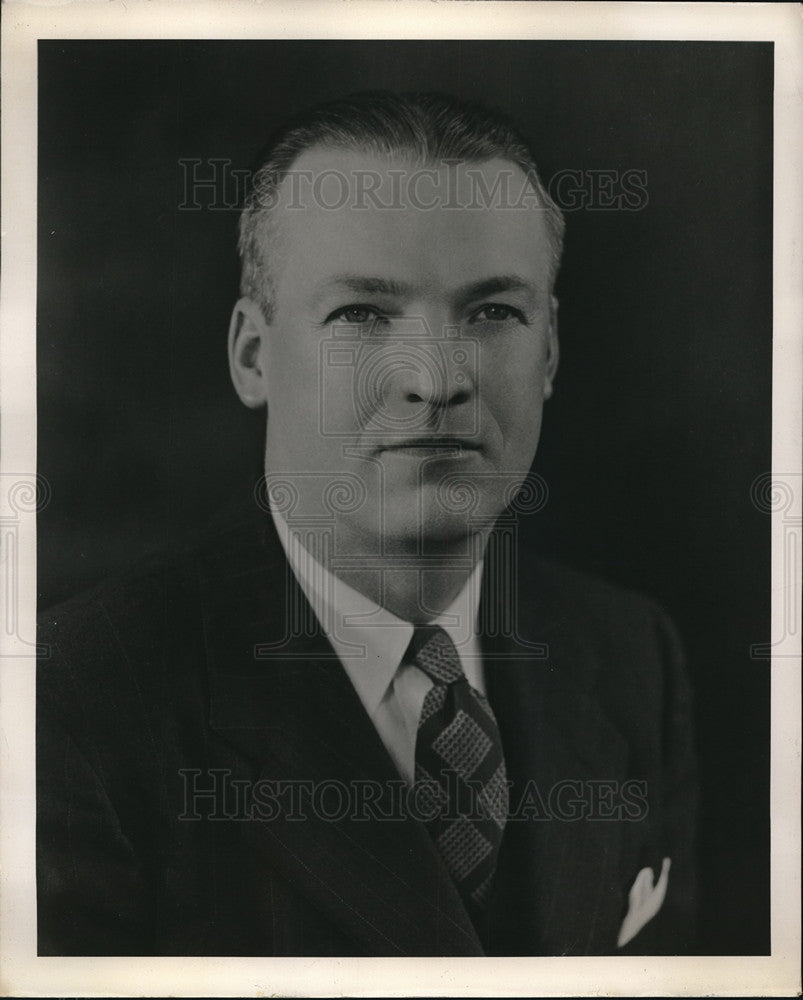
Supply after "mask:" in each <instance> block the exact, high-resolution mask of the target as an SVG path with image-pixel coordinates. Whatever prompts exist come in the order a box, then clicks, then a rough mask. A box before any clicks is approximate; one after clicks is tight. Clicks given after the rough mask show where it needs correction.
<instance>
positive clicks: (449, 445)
mask: <svg viewBox="0 0 803 1000" xmlns="http://www.w3.org/2000/svg"><path fill="white" fill-rule="evenodd" d="M455 449H460V450H462V451H480V450H481V445H480V444H478V443H477V442H476V441H473V440H470V439H468V438H460V437H444V436H438V437H435V436H428V437H417V438H408V439H405V440H399V441H389V442H388V443H387V444H383V445H382V446H381V447H380V448H379V449H378V450H379V451H420V452H426V453H430V452H437V451H440V450H452V451H453V450H455Z"/></svg>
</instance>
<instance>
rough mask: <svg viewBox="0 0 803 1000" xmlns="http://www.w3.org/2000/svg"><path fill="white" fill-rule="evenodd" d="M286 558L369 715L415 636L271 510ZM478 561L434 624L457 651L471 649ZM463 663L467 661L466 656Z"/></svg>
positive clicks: (479, 571) (408, 625) (407, 624)
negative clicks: (316, 555)
mask: <svg viewBox="0 0 803 1000" xmlns="http://www.w3.org/2000/svg"><path fill="white" fill-rule="evenodd" d="M271 514H272V516H273V521H274V523H275V525H276V529H277V532H278V535H279V539H280V541H281V543H282V546H283V548H284V551H285V554H286V555H287V559H288V562H289V563H290V566H291V568H292V570H293V572H294V573H295V576H296V578H297V580H298V582H299V584H300V586H301V589H302V590H303V591H304V594H305V596H306V598H307V600H308V601H309V603H310V605H311V607H312V609H313V611H314V612H315V614H316V616H317V618H318V621H319V622H320V623H321V627H322V628H323V630H324V632H325V633H326V636H327V638H328V639H329V641H330V643H331V644H332V647H333V648H334V650H335V652H336V653H337V655H338V658H339V659H340V661H341V662H342V663H343V666H344V667H345V669H346V672H347V673H348V675H349V677H350V679H351V682H352V684H353V685H354V687H355V688H356V690H357V693H358V695H359V697H360V699H361V701H362V703H363V705H364V706H365V708H366V710H367V711H368V714H369V715H372V714H373V713H374V712H375V711H376V709H377V707H378V705H379V703H380V702H381V701H382V698H383V697H384V695H385V692H386V691H387V689H388V686H389V685H390V683H391V682H392V680H393V678H394V676H395V674H396V671H397V670H398V668H399V665H400V664H401V662H402V658H403V657H404V653H405V651H406V649H407V647H408V646H409V644H410V640H411V639H412V637H413V626H412V624H411V623H410V622H406V621H403V620H402V619H401V618H399V617H397V616H396V615H394V614H393V613H392V612H390V611H388V610H387V609H386V608H383V607H381V606H380V605H378V604H376V603H375V602H374V601H372V600H371V599H370V598H368V597H366V596H365V595H364V594H361V593H360V592H359V591H358V590H355V589H354V588H353V587H350V586H349V585H348V584H347V583H344V581H343V580H341V579H339V577H337V576H335V575H334V574H333V573H331V572H330V571H329V570H328V569H326V567H324V566H323V565H321V563H319V562H318V561H317V559H314V558H313V557H312V556H311V555H310V554H309V552H308V551H307V550H306V549H305V548H304V546H303V545H302V544H301V541H300V539H299V537H298V534H297V533H295V532H293V531H292V530H291V529H290V527H289V525H288V524H287V522H286V521H285V520H284V518H283V517H282V516H281V515H280V514H279V513H277V512H276V511H274V510H272V509H271ZM481 580H482V560H480V561H479V562H478V563H477V565H476V566H475V567H474V569H473V570H472V573H471V575H470V576H469V578H468V580H467V581H466V583H465V585H464V586H463V588H462V590H461V591H460V593H459V594H458V595H457V597H456V598H455V599H454V601H452V603H451V604H450V605H449V607H448V608H446V609H445V610H444V611H443V612H442V613H441V614H440V615H439V616H438V617H437V618H436V619H434V621H433V622H432V624H434V625H440V626H441V627H442V628H443V629H444V631H445V632H446V633H447V634H448V635H449V637H450V638H451V640H452V642H453V643H454V644H455V647H456V649H457V651H458V654H460V652H461V649H462V650H465V649H467V648H472V647H471V644H472V642H473V638H474V635H475V633H476V623H477V611H478V608H479V598H480V581H481ZM464 666H465V661H464Z"/></svg>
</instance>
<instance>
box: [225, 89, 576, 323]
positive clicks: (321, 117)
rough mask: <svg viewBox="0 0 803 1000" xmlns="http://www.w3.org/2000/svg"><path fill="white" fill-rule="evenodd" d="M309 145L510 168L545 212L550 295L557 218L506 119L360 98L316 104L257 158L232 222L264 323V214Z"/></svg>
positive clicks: (461, 106)
mask: <svg viewBox="0 0 803 1000" xmlns="http://www.w3.org/2000/svg"><path fill="white" fill-rule="evenodd" d="M313 146H325V147H329V148H331V149H342V150H350V151H354V152H367V153H375V154H380V155H382V154H385V155H397V154H403V155H406V156H408V157H410V158H411V159H414V160H415V161H416V162H419V163H421V164H435V163H437V162H442V161H444V160H448V161H450V162H454V161H457V162H469V163H480V162H484V161H487V160H491V159H497V158H499V159H504V160H508V161H510V162H512V163H514V164H516V165H517V166H518V167H520V168H521V170H522V171H523V172H524V174H525V175H526V176H527V178H528V179H529V181H530V184H531V185H532V186H533V188H534V190H535V193H536V195H537V197H538V199H539V200H540V202H541V203H542V204H543V207H544V210H545V212H544V218H545V223H546V229H547V236H548V239H549V245H550V267H549V285H550V289H551V288H552V287H553V286H554V282H555V278H556V276H557V272H558V267H559V265H560V258H561V253H562V251H563V231H564V221H563V214H562V212H561V210H560V209H559V208H558V206H557V205H556V204H555V203H554V201H553V200H552V199H551V198H550V196H549V194H548V193H547V191H546V190H545V188H544V186H543V184H542V183H541V180H540V178H539V176H538V171H537V169H536V164H535V157H534V156H533V153H532V150H531V148H530V146H529V144H528V143H527V141H526V139H525V138H524V137H523V136H522V134H521V133H520V132H519V131H518V129H517V128H516V127H515V125H514V124H513V123H512V122H511V121H510V119H509V118H508V117H507V116H505V115H504V114H502V113H501V112H498V111H496V110H491V109H489V108H486V107H484V106H482V105H480V104H477V103H473V102H471V103H469V102H463V101H459V100H458V99H457V98H455V97H451V96H449V95H447V94H439V93H394V92H391V91H363V92H361V93H357V94H352V95H350V96H349V97H345V98H342V99H339V100H335V101H331V102H327V103H326V104H320V105H317V106H315V107H313V108H311V109H309V110H308V111H306V112H304V113H303V114H301V115H300V116H299V117H297V118H295V119H293V120H291V121H289V122H288V123H287V124H285V125H284V126H283V127H282V128H281V129H280V130H279V131H278V132H277V133H276V134H275V135H274V136H273V137H272V139H271V140H270V141H269V142H268V144H267V146H266V147H265V148H264V150H263V152H262V154H261V156H260V157H259V160H258V164H257V168H256V170H255V171H254V173H253V175H252V179H251V185H250V189H249V191H248V194H247V195H246V200H245V205H244V208H243V211H242V214H241V216H240V223H239V242H238V246H239V252H240V260H241V278H240V293H241V294H242V295H244V296H249V297H250V298H252V299H253V300H254V301H255V302H257V303H258V304H259V306H260V308H261V309H262V312H263V314H264V316H265V319H266V320H267V321H270V319H271V317H272V314H273V307H274V290H273V285H272V282H271V278H270V270H269V266H268V261H267V260H266V256H267V249H268V244H269V242H270V235H271V234H270V231H269V230H270V212H271V207H272V206H273V205H274V204H275V202H276V198H277V192H278V188H279V186H280V184H281V183H282V181H283V180H284V178H285V177H286V176H287V174H288V173H289V172H290V169H291V168H292V165H293V163H294V162H295V161H296V159H297V158H298V157H299V156H300V155H301V154H302V153H303V152H304V151H305V150H307V149H311V148H312V147H313Z"/></svg>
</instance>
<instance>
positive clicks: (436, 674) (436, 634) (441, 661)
mask: <svg viewBox="0 0 803 1000" xmlns="http://www.w3.org/2000/svg"><path fill="white" fill-rule="evenodd" d="M406 659H408V660H411V661H412V662H413V663H414V664H415V665H416V666H417V667H420V668H421V670H423V671H424V673H425V674H426V675H427V676H428V677H430V678H431V679H432V680H433V681H435V683H436V684H453V683H454V682H455V681H458V680H460V679H461V678H463V677H465V674H464V673H463V667H462V666H461V664H460V657H459V656H458V653H457V650H456V649H455V646H454V643H453V642H452V640H451V639H450V638H449V636H448V635H447V634H446V632H444V630H443V629H442V628H441V627H440V626H439V625H417V626H416V629H415V631H414V632H413V638H412V639H411V640H410V645H409V646H408V647H407V657H406Z"/></svg>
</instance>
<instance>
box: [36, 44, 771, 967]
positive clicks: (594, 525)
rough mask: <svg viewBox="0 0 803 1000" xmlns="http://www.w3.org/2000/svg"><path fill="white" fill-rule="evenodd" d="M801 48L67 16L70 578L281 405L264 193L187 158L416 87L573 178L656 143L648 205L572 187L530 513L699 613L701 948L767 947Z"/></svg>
mask: <svg viewBox="0 0 803 1000" xmlns="http://www.w3.org/2000/svg"><path fill="white" fill-rule="evenodd" d="M772 60H773V53H772V45H771V44H763V43H762V44H754V43H736V44H731V43H678V42H666V43H642V42H622V43H620V42H615V43H607V42H587V43H586V42H456V41H452V42H423V43H422V42H397V41H394V42H379V41H377V42H366V41H362V42H339V41H335V42H211V43H208V42H178V41H177V42H109V41H104V42H97V41H91V42H72V41H71V42H59V41H53V42H40V47H39V87H40V105H39V263H40V271H39V288H38V309H39V341H38V374H39V404H38V405H39V411H38V421H39V423H38V427H39V431H38V448H39V472H40V473H41V474H42V475H44V476H46V477H47V479H48V480H49V482H50V485H51V489H52V494H53V495H52V499H51V501H50V503H49V505H48V506H47V507H46V508H45V509H44V511H43V512H42V513H41V515H40V520H39V594H40V604H41V606H42V607H47V606H48V605H50V604H53V603H55V602H57V601H59V600H61V599H63V598H65V597H67V596H69V595H71V594H72V593H74V592H77V591H78V590H81V589H84V588H86V587H88V586H91V585H92V584H94V583H96V582H98V581H99V580H100V579H101V578H103V577H104V576H107V575H109V574H111V573H117V572H120V571H122V570H124V569H125V568H126V567H127V566H128V565H129V564H130V563H132V562H134V561H136V560H137V559H138V558H140V557H142V556H143V555H146V554H149V553H152V552H156V551H159V550H161V549H163V548H166V547H170V546H172V545H174V544H175V543H176V541H177V539H179V538H183V537H185V536H186V535H187V533H188V532H192V531H193V530H194V529H197V528H198V527H200V526H201V525H203V524H204V523H205V522H206V521H207V520H208V518H209V517H210V515H211V514H212V513H213V512H214V511H215V509H216V508H217V507H218V506H219V505H220V504H222V503H223V502H225V501H226V500H227V499H228V498H229V497H230V496H231V494H232V493H233V492H236V490H237V489H238V487H239V486H240V484H244V485H245V486H246V487H247V486H248V485H249V484H250V483H251V482H252V481H253V478H254V476H255V475H256V474H258V472H259V462H260V459H261V455H260V447H261V441H260V439H261V433H262V417H261V415H255V414H253V413H249V412H248V411H246V410H245V409H244V408H242V407H241V406H240V404H239V403H238V402H237V400H236V397H235V395H234V392H233V390H232V388H231V386H230V384H229V378H228V371H227V362H226V329H227V325H228V319H229V313H230V309H231V306H232V303H233V301H234V299H235V297H236V294H237V272H238V268H237V259H236V254H235V249H234V246H235V225H236V218H237V216H236V212H235V211H234V210H226V209H225V208H224V209H222V210H215V209H213V208H212V207H211V205H210V202H211V201H212V200H213V197H214V196H213V194H212V192H209V191H206V192H203V191H202V192H199V194H198V198H197V200H198V203H199V204H200V205H202V206H203V207H202V208H201V209H199V210H197V211H190V210H187V209H186V208H182V205H183V204H186V200H187V199H186V196H185V192H184V183H183V180H184V177H183V172H184V171H183V168H182V167H181V163H180V161H181V160H183V159H187V158H191V157H196V158H199V159H202V160H203V161H205V165H204V166H203V167H201V168H199V169H200V170H201V171H202V172H203V171H206V172H207V174H208V173H209V171H210V170H211V168H210V167H208V166H207V165H206V163H207V161H208V160H209V159H210V158H213V157H220V158H226V159H229V160H230V161H231V166H232V168H234V169H246V168H248V167H249V166H250V165H251V164H252V162H253V158H254V156H255V154H256V152H257V150H258V149H259V147H260V146H261V145H262V144H263V142H264V140H265V138H266V137H267V135H268V133H270V132H271V131H272V130H273V129H274V128H275V127H276V126H277V125H278V124H280V123H281V121H282V119H284V118H285V117H286V116H287V115H288V114H289V113H292V112H294V111H295V110H297V109H300V108H302V107H304V106H306V105H308V104H310V103H314V102H317V101H319V100H322V99H326V98H328V97H331V96H334V95H337V94H341V93H346V92H349V91H353V90H357V89H363V88H377V87H388V88H398V89H441V90H447V91H450V92H452V93H454V94H456V95H458V96H462V97H465V98H478V99H480V100H482V101H484V102H485V103H489V104H493V105H497V106H499V107H501V108H502V109H504V110H506V111H508V112H509V113H511V114H513V115H514V117H516V118H517V119H518V121H519V123H520V124H521V125H522V127H523V128H524V130H525V131H526V132H527V133H528V134H529V135H530V137H531V139H532V141H533V145H534V147H535V149H536V153H537V155H538V157H539V165H540V171H541V175H542V177H543V178H544V180H545V181H546V182H547V183H548V182H549V180H550V178H553V177H554V176H555V174H557V173H558V172H559V171H561V170H573V171H578V170H579V171H588V170H618V171H624V170H630V169H635V170H643V171H646V173H647V185H646V186H647V192H648V203H647V204H646V206H645V207H643V209H642V210H640V211H622V210H619V211H600V210H596V209H594V208H588V207H586V208H579V209H577V210H575V211H570V212H567V225H568V235H567V245H566V253H565V258H564V263H563V268H562V272H561V276H560V279H559V284H558V294H559V297H560V300H561V309H560V330H561V350H562V360H561V370H560V372H559V377H558V383H557V388H556V393H555V397H554V398H553V400H551V401H550V402H549V403H548V405H547V411H546V418H545V427H544V432H543V437H542V443H541V447H540V450H539V454H538V457H537V459H536V469H537V471H538V472H539V473H540V474H541V475H542V476H543V477H544V478H545V480H546V481H547V483H548V485H549V491H550V494H549V502H548V504H547V506H546V508H545V509H544V510H543V511H541V512H540V513H538V514H537V515H536V516H535V517H534V518H532V520H531V521H530V523H529V524H528V525H527V526H526V530H527V532H528V534H529V536H531V544H532V545H533V546H537V547H538V549H539V550H540V551H544V552H548V553H551V554H554V555H557V556H559V557H560V558H561V559H563V560H564V561H565V562H568V563H571V564H574V565H576V566H579V567H581V568H585V569H588V570H591V571H593V572H597V573H599V574H601V575H603V576H606V577H607V578H609V579H613V580H615V581H618V582H620V583H623V584H625V585H627V586H630V587H633V588H636V589H638V590H642V591H644V592H646V593H649V594H651V595H653V596H654V597H656V598H658V599H659V600H660V601H661V602H663V603H664V604H665V606H666V607H667V608H668V609H669V611H670V612H671V614H672V615H673V617H674V618H675V620H676V622H677V623H678V625H679V628H680V630H681V632H682V634H683V636H684V639H685V643H686V646H687V651H688V656H689V666H690V672H691V675H692V680H693V683H694V687H695V691H696V700H697V721H698V727H697V728H698V745H699V752H700V759H701V766H702V783H703V812H702V820H701V831H700V856H701V871H702V880H703V881H702V944H701V950H702V952H703V953H709V954H716V953H722V954H757V953H759V954H760V953H767V952H768V950H769V888H768V880H769V801H768V782H769V663H768V661H767V660H755V659H751V658H750V646H751V644H753V643H758V642H763V641H766V640H768V639H769V638H770V635H769V603H770V535H769V529H770V523H769V515H768V514H766V513H762V512H760V511H759V510H757V509H756V507H755V506H754V505H753V504H752V503H751V484H752V483H753V481H754V479H755V478H756V477H757V476H758V475H760V474H762V473H765V472H767V471H769V469H770V467H771V462H770V456H771V449H770V444H771V361H772V301H771V287H772V285H771V278H772V273H771V262H772V201H771V199H772V78H773V76H772V75H773V61H772ZM586 176H587V175H586ZM236 194H237V192H236V190H235V189H234V187H232V188H231V190H230V191H229V196H230V198H231V200H232V201H234V200H236ZM216 200H217V201H218V203H220V202H221V200H222V194H221V193H219V194H218V196H217V199H216Z"/></svg>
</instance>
